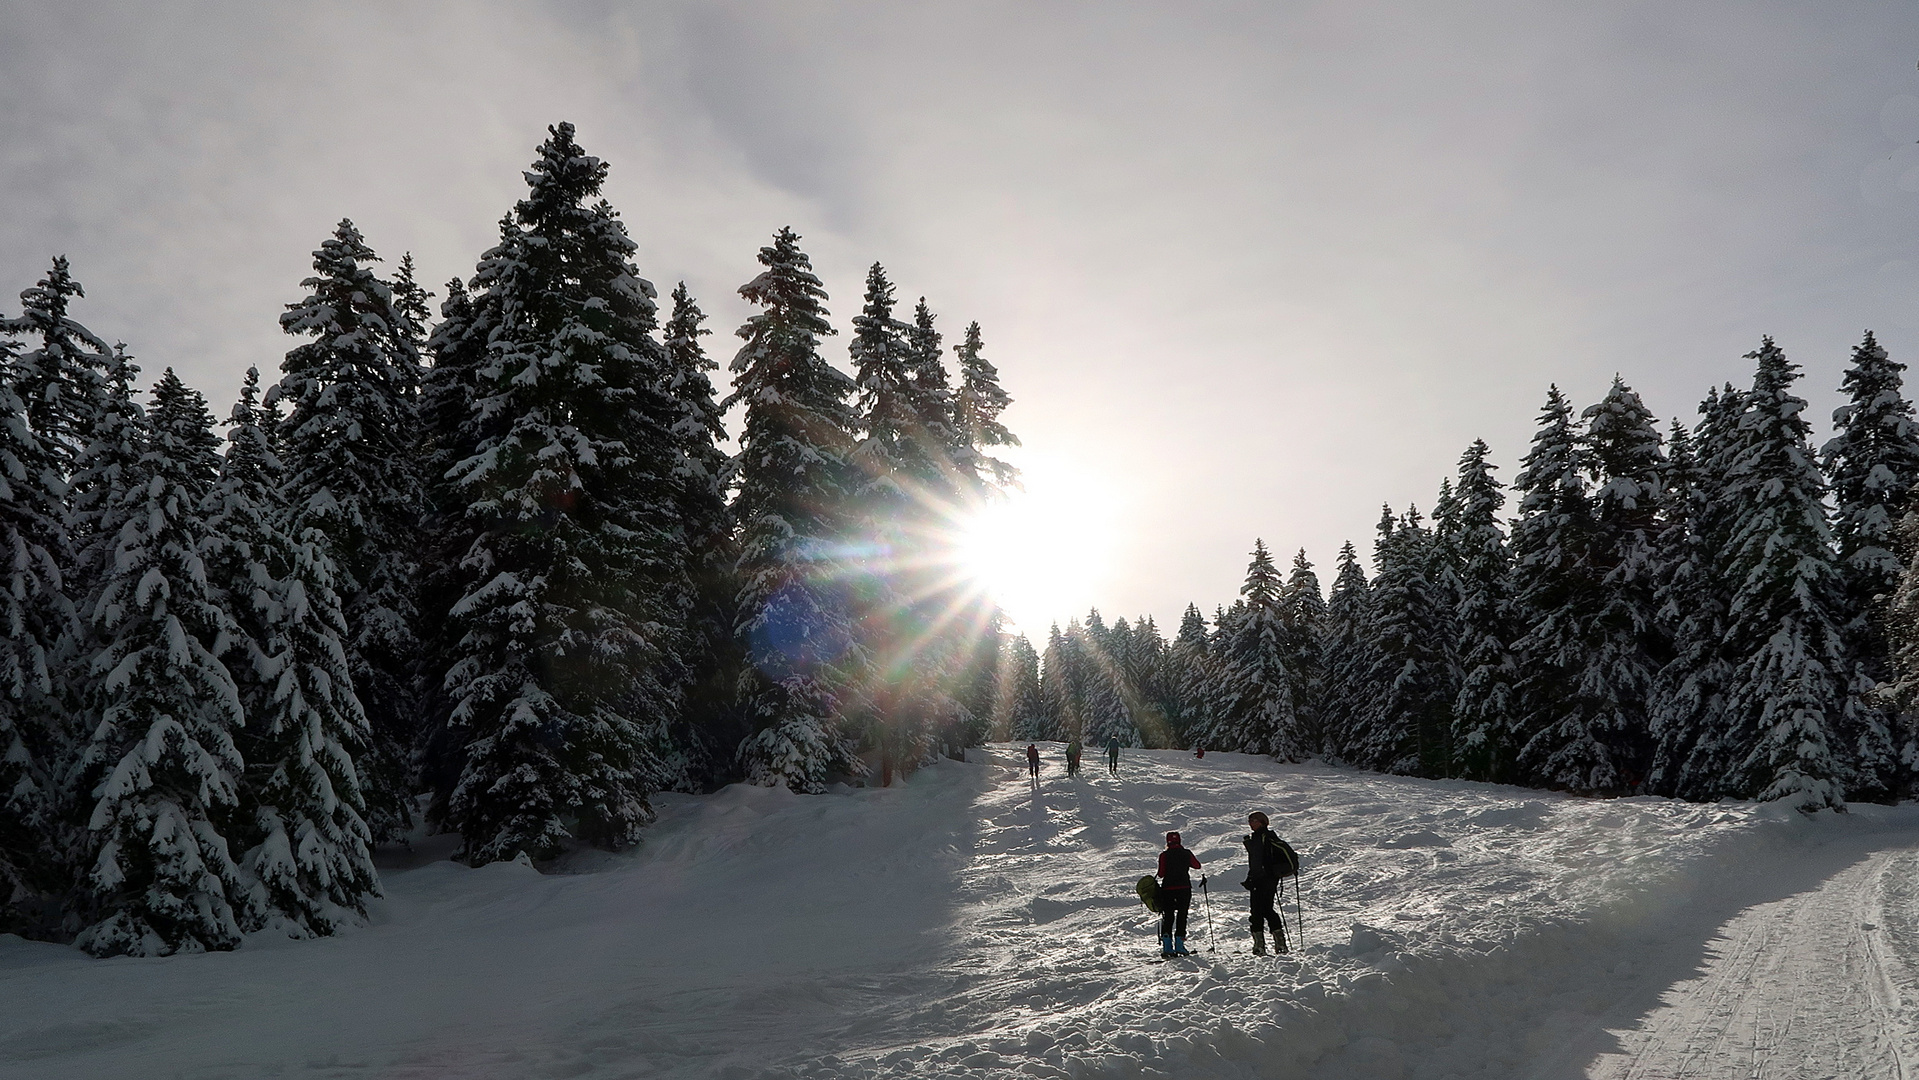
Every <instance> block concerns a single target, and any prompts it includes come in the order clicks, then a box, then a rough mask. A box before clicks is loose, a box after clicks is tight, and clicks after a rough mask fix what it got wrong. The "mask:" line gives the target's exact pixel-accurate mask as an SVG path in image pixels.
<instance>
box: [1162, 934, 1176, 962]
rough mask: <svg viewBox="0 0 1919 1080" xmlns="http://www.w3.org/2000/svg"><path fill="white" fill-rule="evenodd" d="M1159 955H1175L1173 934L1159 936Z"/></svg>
mask: <svg viewBox="0 0 1919 1080" xmlns="http://www.w3.org/2000/svg"><path fill="white" fill-rule="evenodd" d="M1159 954H1160V955H1161V956H1168V957H1170V956H1172V955H1173V937H1172V935H1171V934H1161V935H1160V936H1159Z"/></svg>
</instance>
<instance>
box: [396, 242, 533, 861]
mask: <svg viewBox="0 0 1919 1080" xmlns="http://www.w3.org/2000/svg"><path fill="white" fill-rule="evenodd" d="M500 237H501V239H500V244H499V245H498V246H497V247H495V248H494V249H492V250H491V251H489V252H487V254H486V255H485V256H483V257H482V259H481V262H480V267H479V273H480V274H481V275H483V276H485V278H486V280H485V281H484V282H481V283H480V284H477V285H476V288H478V289H480V292H479V295H478V296H477V297H476V296H475V295H473V294H471V293H469V292H468V291H467V288H466V285H465V283H464V282H462V281H460V279H458V278H454V279H452V280H451V281H448V282H447V295H446V300H445V302H443V303H442V304H441V305H440V322H439V324H438V325H436V326H435V327H434V328H433V333H432V335H431V336H430V337H429V338H428V340H427V345H426V351H427V353H428V355H430V356H431V357H432V358H433V364H432V366H431V367H430V368H429V369H428V370H427V374H426V379H425V383H424V385H423V387H422V390H421V395H420V409H419V412H420V427H421V435H422V441H423V443H424V446H423V447H422V459H423V461H424V462H425V465H424V469H423V476H424V480H425V487H426V499H425V511H426V512H425V515H424V520H423V521H422V530H421V531H422V532H423V534H424V537H423V539H424V550H425V554H424V558H423V566H422V572H421V580H420V612H421V623H420V625H421V627H422V628H423V631H424V632H423V635H422V641H421V654H422V660H421V678H420V681H419V692H420V709H421V717H422V721H421V726H422V730H421V732H420V734H419V737H418V739H417V740H416V744H417V747H418V759H419V760H418V764H419V771H420V783H421V785H422V786H423V787H426V788H427V789H428V790H430V791H431V792H432V793H433V799H432V803H431V805H429V807H428V809H427V819H428V821H429V822H430V823H431V824H432V825H433V826H434V827H436V828H439V829H445V828H446V825H447V799H448V797H449V796H450V795H451V794H452V792H453V788H454V786H455V785H456V784H457V783H458V782H459V777H460V773H461V771H462V770H463V769H464V768H465V747H466V739H467V734H468V732H467V731H466V729H465V728H463V727H460V726H458V725H456V724H454V723H453V720H452V717H453V708H454V705H455V704H456V701H455V697H454V693H453V688H452V687H450V686H449V685H448V680H447V676H448V673H449V672H450V671H451V670H452V668H453V665H454V664H455V662H456V661H457V659H458V657H459V655H460V645H461V641H462V639H463V637H464V631H463V630H462V629H461V628H460V626H459V624H458V623H457V622H456V620H454V619H453V617H452V611H453V607H454V605H455V604H458V603H459V601H460V598H461V597H462V596H464V595H465V592H466V582H467V574H468V572H467V570H466V569H465V568H464V567H463V566H462V561H463V560H464V559H465V557H466V554H467V552H469V551H471V550H473V548H474V546H475V544H476V543H477V542H478V540H479V538H480V536H481V534H482V533H483V532H484V531H485V528H486V522H485V520H484V519H482V518H480V517H477V516H475V517H469V516H468V513H467V510H468V508H469V503H470V497H469V496H468V494H467V492H466V491H465V490H464V489H463V488H462V486H461V485H460V484H459V483H458V482H457V481H456V479H455V477H454V471H453V470H454V466H456V465H458V464H460V463H461V462H463V461H466V460H468V459H470V458H472V457H473V456H474V455H476V454H477V453H478V452H479V449H480V445H481V444H482V443H484V442H487V441H488V440H491V439H499V438H501V437H503V436H504V435H505V434H506V420H505V419H504V418H502V417H500V416H494V415H483V414H481V413H480V412H479V411H478V405H479V402H480V401H481V394H480V372H481V370H482V368H484V367H485V365H486V362H487V342H488V340H489V339H490V338H491V337H492V336H493V332H494V331H495V330H496V329H497V328H498V327H499V326H500V313H501V307H500V305H501V301H502V300H503V299H504V297H503V296H501V295H500V293H501V292H502V291H503V290H495V289H493V288H492V287H491V286H492V284H493V278H494V276H496V273H497V271H498V270H499V269H500V268H501V267H503V266H504V265H505V264H507V263H508V262H509V260H508V259H506V258H504V257H501V256H503V254H504V253H506V252H509V251H513V250H517V247H516V245H519V244H521V243H523V239H522V238H521V237H520V235H519V226H518V225H516V224H515V223H514V221H513V219H512V216H511V215H508V216H507V218H506V219H504V220H503V221H502V222H501V223H500ZM477 280H478V279H476V281H477Z"/></svg>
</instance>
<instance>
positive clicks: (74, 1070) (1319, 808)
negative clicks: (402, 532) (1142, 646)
mask: <svg viewBox="0 0 1919 1080" xmlns="http://www.w3.org/2000/svg"><path fill="white" fill-rule="evenodd" d="M1046 751H1047V758H1048V767H1047V773H1046V775H1045V777H1044V780H1043V783H1042V784H1041V785H1040V786H1039V790H1038V791H1035V790H1034V789H1033V787H1032V786H1031V785H1030V784H1029V783H1028V781H1027V778H1026V770H1025V764H1024V762H1023V760H1021V758H1020V755H1019V752H1018V749H1017V748H1013V747H995V748H992V749H990V750H988V751H986V752H984V753H982V752H979V751H975V752H974V757H975V763H973V764H959V763H943V764H941V765H939V766H936V767H934V768H931V769H927V770H924V771H922V772H921V773H919V774H916V775H915V776H914V777H913V778H912V779H911V781H910V782H908V783H906V784H903V785H899V786H895V787H894V788H891V789H888V790H858V791H854V790H845V789H842V790H839V791H837V792H835V793H833V794H829V795H826V796H818V797H800V796H794V795H790V794H788V793H786V792H784V791H774V790H766V789H758V788H748V787H743V786H736V787H733V788H729V789H727V790H725V791H723V792H720V793H717V794H715V795H711V796H704V797H698V798H694V797H685V796H668V797H663V798H662V799H661V800H660V809H661V820H660V822H659V823H658V824H657V825H656V826H655V827H654V828H653V829H651V830H650V831H649V834H648V839H647V843H646V844H645V845H644V847H643V848H642V849H641V850H640V851H637V852H635V853H631V854H627V855H619V856H589V857H581V858H578V859H576V860H575V861H574V862H573V864H572V866H571V869H573V870H575V871H577V872H575V873H558V874H547V875H540V874H537V873H535V872H533V870H532V869H531V868H530V867H525V866H517V865H512V864H506V865H495V866H491V867H485V868H482V869H479V870H470V869H467V868H464V867H461V866H458V865H455V864H452V863H450V862H446V861H444V860H439V861H435V860H434V858H433V856H434V855H435V854H436V853H440V852H443V851H444V850H445V843H444V842H443V841H435V842H430V843H428V844H425V845H422V847H421V849H420V851H419V852H418V853H417V854H416V855H415V856H414V857H413V858H411V859H402V860H398V861H397V862H396V863H395V865H393V866H392V867H390V868H389V869H388V871H387V872H386V875H385V882H386V886H387V892H388V898H387V899H386V900H384V901H381V902H380V903H379V905H378V906H377V909H376V911H375V918H374V922H373V925H371V926H369V927H366V928H363V929H360V930H356V931H353V932H350V933H347V934H344V935H342V936H340V937H337V938H333V939H328V940H323V941H313V942H288V941H277V940H273V939H271V938H265V937H255V938H254V939H251V940H249V942H248V943H247V945H246V946H245V947H244V948H243V949H241V950H239V951H238V952H235V953H230V954H219V955H212V956H186V957H171V958H165V959H154V960H130V959H120V960H111V961H92V960H88V959H86V958H85V957H83V956H81V955H79V954H78V953H76V952H74V951H73V950H71V949H66V948H62V947H57V946H50V945H44V944H37V943H27V942H21V941H19V940H18V939H15V938H0V1076H5V1077H8V1078H9V1080H12V1078H16V1077H18V1078H31V1080H39V1078H42V1077H46V1078H56V1077H58V1078H66V1077H88V1078H94V1077H122V1076H124V1077H149V1076H155V1077H183V1078H187V1080H201V1078H208V1080H210V1078H227V1077H232V1078H251V1077H260V1076H298V1077H310V1078H324V1080H337V1078H344V1077H381V1078H384V1077H394V1078H419V1080H427V1078H435V1080H437V1078H451V1077H501V1078H504V1077H596V1078H597V1077H608V1078H611V1077H723V1078H750V1077H762V1076H764V1077H796V1076H817V1077H892V1076H901V1077H903V1076H937V1077H945V1076H954V1077H958V1076H971V1077H1001V1076H1036V1077H1133V1076H1174V1077H1200V1078H1210V1077H1287V1076H1300V1077H1314V1076H1318V1077H1433V1078H1441V1077H1447V1076H1458V1077H1479V1076H1485V1077H1546V1078H1566V1080H1571V1078H1575V1077H1593V1078H1601V1077H1639V1078H1652V1077H1662V1078H1665V1077H1672V1078H1677V1077H1720V1076H1735V1075H1736V1076H1739V1077H1742V1078H1749V1077H1760V1076H1763V1077H1772V1076H1778V1077H1801V1076H1803V1077H1816V1076H1834V1077H1853V1076H1860V1077H1880V1076H1885V1077H1899V1076H1904V1077H1910V1078H1912V1080H1919V1072H1915V1070H1914V1067H1913V1065H1914V1062H1915V1060H1919V1043H1915V1040H1914V1035H1913V1024H1914V1020H1913V1018H1914V1015H1915V1005H1919V982H1916V981H1915V978H1914V971H1915V967H1914V964H1913V958H1914V957H1915V956H1919V896H1916V895H1915V894H1916V892H1919V852H1915V850H1914V845H1915V843H1919V810H1915V809H1913V808H1897V809H1887V808H1879V807H1859V808H1856V809H1855V812H1854V813H1853V814H1852V815H1850V816H1847V817H1837V816H1834V815H1823V816H1822V817H1820V818H1818V819H1814V820H1805V819H1802V818H1800V817H1799V816H1798V815H1795V814H1791V813H1788V812H1784V811H1780V810H1778V809H1777V808H1772V807H1754V806H1750V805H1744V804H1727V805H1719V806H1697V805H1689V804H1684V803H1674V802H1669V801H1666V800H1659V799H1622V800H1612V801H1594V800H1585V799H1576V798H1569V797H1564V796H1557V795H1551V794H1546V793H1541V792H1535V791H1527V790H1522V789H1517V788H1503V787H1493V786H1489V785H1475V784H1463V783H1445V782H1433V781H1419V780H1410V779H1406V778H1399V777H1385V776H1378V775H1375V774H1368V773H1354V772H1349V771H1345V770H1337V769H1331V768H1324V767H1319V766H1311V765H1307V766H1288V765H1279V764H1275V763H1273V762H1270V761H1267V760H1264V759H1259V758H1246V757H1240V756H1238V755H1231V754H1216V755H1209V756H1208V757H1207V758H1205V759H1204V760H1195V759H1193V758H1192V757H1190V756H1189V755H1184V754H1179V753H1175V752H1172V751H1163V752H1159V751H1145V752H1142V751H1128V752H1127V753H1126V758H1125V762H1124V765H1123V767H1122V775H1121V776H1120V777H1118V778H1111V777H1108V776H1106V775H1105V765H1104V761H1103V759H1102V760H1099V761H1097V763H1093V764H1089V766H1088V769H1087V772H1086V774H1085V775H1083V776H1082V777H1081V778H1078V779H1075V780H1070V781H1069V780H1067V779H1066V778H1065V777H1064V776H1063V775H1062V770H1061V769H1060V767H1059V762H1060V760H1061V754H1060V751H1059V748H1058V747H1057V746H1056V745H1047V746H1046ZM1255 808H1257V809H1264V810H1266V811H1267V812H1269V813H1270V814H1271V815H1272V817H1273V822H1274V827H1275V828H1276V829H1277V830H1278V831H1279V832H1280V833H1281V835H1283V836H1285V837H1287V838H1288V839H1289V840H1291V841H1292V842H1293V843H1294V844H1295V845H1296V846H1297V847H1298V848H1299V849H1300V851H1301V853H1302V855H1303V856H1304V857H1305V859H1306V865H1307V874H1306V878H1305V881H1306V890H1305V894H1306V895H1305V909H1306V910H1305V914H1306V932H1307V933H1306V944H1305V947H1304V948H1303V949H1296V950H1295V952H1294V954H1293V955H1291V956H1287V957H1279V958H1273V957H1263V958H1256V957H1253V956H1250V955H1248V954H1246V953H1245V952H1244V951H1243V950H1244V947H1245V943H1246V940H1247V933H1246V922H1245V914H1244V912H1245V893H1244V891H1243V890H1242V889H1240V888H1239V887H1238V884H1237V883H1238V881H1239V879H1240V878H1241V877H1242V876H1243V875H1244V865H1245V864H1244V854H1243V852H1242V851H1241V850H1240V848H1239V845H1238V840H1239V837H1240V836H1241V835H1242V834H1243V833H1244V831H1245V830H1244V820H1245V813H1246V811H1247V810H1249V809H1255ZM1168 829H1179V830H1180V831H1181V832H1182V833H1183V835H1184V838H1185V840H1186V843H1187V845H1188V846H1189V847H1190V848H1192V849H1193V850H1194V851H1195V852H1196V853H1197V854H1198V855H1199V857H1200V858H1201V859H1202V860H1203V861H1204V862H1205V863H1206V872H1207V873H1208V874H1209V875H1210V878H1211V885H1212V889H1211V896H1212V901H1213V903H1212V908H1213V926H1214V930H1215V932H1216V933H1217V935H1218V936H1217V942H1218V951H1217V952H1216V953H1210V954H1202V955H1201V956H1200V957H1198V958H1195V959H1192V960H1180V961H1173V962H1170V963H1163V964H1162V963H1153V962H1151V961H1152V960H1153V959H1155V958H1156V955H1155V954H1156V952H1157V940H1156V938H1155V937H1154V933H1155V927H1154V925H1153V922H1154V920H1153V919H1152V917H1151V916H1149V915H1148V914H1147V913H1146V912H1145V911H1144V909H1143V908H1141V907H1140V906H1139V904H1138V902H1137V900H1136V899H1135V898H1134V896H1133V890H1132V883H1133V881H1134V879H1136V878H1137V877H1138V876H1139V875H1141V874H1143V873H1147V872H1149V871H1150V870H1151V869H1152V865H1153V860H1154V856H1155V854H1156V853H1157V851H1158V850H1159V848H1160V846H1161V837H1162V835H1163V833H1164V832H1165V831H1166V830H1168ZM1289 899H1290V892H1289ZM1287 906H1288V914H1289V917H1290V916H1291V914H1292V906H1291V904H1290V903H1289V904H1288V905H1287ZM1289 921H1290V919H1289ZM1355 924H1358V926H1357V928H1356V925H1355ZM1205 925H1206V914H1205V908H1204V905H1203V904H1202V903H1197V902H1196V904H1195V908H1194V911H1193V922H1192V931H1191V933H1190V934H1189V943H1190V944H1191V945H1193V947H1195V948H1198V949H1205V948H1206V947H1207V935H1206V932H1205Z"/></svg>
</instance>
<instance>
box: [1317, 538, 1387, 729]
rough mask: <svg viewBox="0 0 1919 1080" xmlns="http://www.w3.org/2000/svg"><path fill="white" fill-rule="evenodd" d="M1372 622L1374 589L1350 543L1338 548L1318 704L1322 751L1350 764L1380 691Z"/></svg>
mask: <svg viewBox="0 0 1919 1080" xmlns="http://www.w3.org/2000/svg"><path fill="white" fill-rule="evenodd" d="M1372 617H1373V593H1372V586H1371V585H1370V584H1369V583H1368V582H1367V580H1366V570H1365V568H1364V567H1363V566H1361V565H1360V562H1359V553H1358V552H1357V551H1355V550H1354V549H1353V543H1352V541H1350V540H1348V541H1346V542H1345V543H1344V544H1342V545H1341V546H1340V549H1339V570H1338V573H1336V574H1335V575H1334V577H1333V587H1332V590H1331V593H1330V595H1328V597H1327V598H1326V621H1325V622H1324V623H1323V624H1322V629H1321V631H1320V634H1321V640H1322V641H1323V642H1324V644H1323V646H1322V649H1323V651H1324V653H1325V656H1326V693H1325V697H1324V698H1323V699H1322V702H1321V705H1320V716H1321V722H1322V723H1323V724H1324V725H1325V732H1326V737H1325V742H1324V745H1323V746H1322V747H1321V748H1320V752H1321V753H1322V754H1326V755H1328V756H1329V757H1332V758H1335V759H1336V760H1339V761H1344V762H1347V763H1349V764H1350V763H1354V762H1355V761H1356V760H1357V757H1358V755H1359V753H1360V749H1361V747H1360V740H1359V738H1358V736H1359V731H1360V728H1359V725H1360V724H1361V722H1362V720H1363V718H1364V714H1365V710H1366V709H1367V708H1368V706H1369V705H1370V703H1371V701H1372V699H1373V697H1374V695H1376V694H1377V693H1379V692H1380V690H1381V689H1382V688H1381V687H1378V686H1376V685H1374V683H1373V673H1374V671H1375V670H1376V669H1377V668H1378V667H1379V661H1378V656H1377V650H1376V647H1375V644H1374V641H1373V636H1372V634H1373V631H1372Z"/></svg>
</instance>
